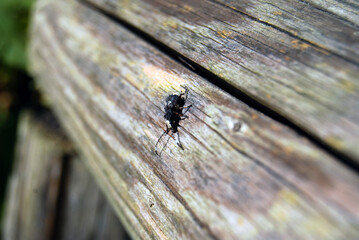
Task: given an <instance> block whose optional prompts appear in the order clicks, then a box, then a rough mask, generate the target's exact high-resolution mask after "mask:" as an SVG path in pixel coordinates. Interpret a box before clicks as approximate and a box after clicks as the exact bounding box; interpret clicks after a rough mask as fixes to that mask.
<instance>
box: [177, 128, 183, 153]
mask: <svg viewBox="0 0 359 240" xmlns="http://www.w3.org/2000/svg"><path fill="white" fill-rule="evenodd" d="M177 139H178V143H177V145H178V146H179V147H180V148H181V149H182V150H184V148H183V146H182V143H181V139H180V135H179V132H178V131H177Z"/></svg>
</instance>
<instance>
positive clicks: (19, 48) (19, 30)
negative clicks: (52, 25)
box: [0, 0, 34, 69]
mask: <svg viewBox="0 0 359 240" xmlns="http://www.w3.org/2000/svg"><path fill="white" fill-rule="evenodd" d="M33 2H34V0H1V1H0V19H1V21H0V34H1V38H0V58H1V59H0V61H1V63H2V64H5V65H8V66H12V67H16V68H20V69H25V67H26V50H25V48H26V40H27V32H26V29H27V26H28V22H29V11H30V9H31V6H32V4H33Z"/></svg>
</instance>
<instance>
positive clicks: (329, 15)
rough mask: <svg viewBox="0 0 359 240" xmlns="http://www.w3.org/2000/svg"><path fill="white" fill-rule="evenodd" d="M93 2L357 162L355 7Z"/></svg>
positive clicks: (235, 0) (210, 0)
mask: <svg viewBox="0 0 359 240" xmlns="http://www.w3.org/2000/svg"><path fill="white" fill-rule="evenodd" d="M89 1H90V2H92V3H95V4H96V5H97V6H99V7H100V8H102V9H104V10H105V11H107V12H110V13H111V14H113V15H115V16H117V17H118V18H120V19H122V20H124V21H126V22H128V23H129V24H131V25H133V26H135V27H137V28H139V29H141V30H142V31H143V32H146V33H147V34H149V35H151V36H152V37H153V38H155V39H157V40H158V41H160V42H161V43H164V44H165V45H167V46H169V47H170V48H172V49H174V50H175V51H177V52H179V53H180V54H182V55H183V56H185V57H187V58H188V59H190V60H192V61H193V62H195V63H197V64H199V65H201V66H202V67H204V68H206V69H207V70H209V71H211V72H212V73H214V74H216V75H217V76H218V77H220V78H222V79H223V80H225V81H227V82H228V83H230V84H231V85H232V86H233V87H235V88H237V89H239V90H240V91H242V92H244V93H246V94H247V95H249V96H250V97H252V98H254V99H256V100H257V101H259V102H261V103H262V104H264V105H265V106H267V107H269V108H271V109H273V110H274V111H276V112H278V113H280V114H281V115H283V116H284V117H286V118H287V119H290V121H291V122H293V123H295V124H296V125H298V126H299V127H301V128H302V129H304V130H305V131H307V132H308V133H310V134H311V135H313V136H314V137H315V138H317V139H319V140H320V141H322V142H324V143H326V144H328V145H329V146H331V147H332V148H334V149H336V150H337V151H341V152H343V153H345V154H346V155H347V156H349V157H350V158H352V159H353V160H354V161H356V162H359V148H358V147H357V146H359V138H358V136H359V113H358V112H359V111H358V109H359V81H358V76H359V67H358V66H359V27H358V26H359V18H358V16H359V5H358V3H355V2H353V1H352V2H351V3H349V2H337V1H319V0H317V1H315V0H313V1H302V0H296V1H285V0H281V1H277V0H275V1H272V0H270V1H262V0H255V1H239V0H229V1H228V0H199V1H176V0H171V1H168V0H134V1H127V0H89ZM237 97H239V98H241V94H239V93H238V94H237Z"/></svg>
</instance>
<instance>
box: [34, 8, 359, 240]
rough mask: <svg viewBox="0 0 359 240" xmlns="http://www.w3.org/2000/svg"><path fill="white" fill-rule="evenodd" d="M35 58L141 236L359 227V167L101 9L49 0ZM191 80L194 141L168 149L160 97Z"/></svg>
mask: <svg viewBox="0 0 359 240" xmlns="http://www.w3.org/2000/svg"><path fill="white" fill-rule="evenodd" d="M31 60H32V61H31V63H32V71H33V73H34V75H35V76H36V77H37V81H38V84H39V85H40V86H41V88H42V90H43V91H44V92H45V93H46V94H47V95H48V96H49V98H50V99H51V100H52V105H53V107H54V109H55V110H56V112H57V115H58V117H59V118H60V119H61V120H62V123H63V125H64V126H65V127H66V129H67V131H68V133H69V134H70V136H71V137H72V139H73V140H74V143H76V145H77V146H78V148H79V149H80V150H81V151H82V154H83V155H84V156H86V158H85V159H86V162H87V165H88V166H89V168H90V169H91V171H92V173H93V175H94V176H95V178H96V179H97V181H98V182H99V183H100V185H101V187H102V188H103V190H104V192H105V193H106V195H107V196H108V198H109V199H110V201H111V203H112V205H113V207H114V208H115V209H117V212H118V213H119V215H120V218H121V220H122V222H124V223H126V224H125V226H126V228H127V229H128V230H129V232H130V233H131V236H132V237H133V238H141V239H148V238H154V239H166V238H169V239H185V238H192V239H238V237H239V236H240V237H241V238H243V239H254V238H269V237H275V238H279V239H280V238H283V239H287V238H288V237H290V238H291V239H311V238H314V239H315V238H321V239H332V238H352V239H355V238H356V237H357V236H359V233H358V231H357V227H358V225H359V221H358V219H359V208H358V205H357V202H358V200H359V191H358V190H359V189H358V188H359V184H358V183H359V179H358V176H357V175H356V174H355V173H353V172H351V171H350V170H348V169H347V168H345V167H344V166H343V165H341V164H340V163H339V162H338V161H337V160H336V159H333V158H332V157H330V156H328V155H327V154H326V153H324V152H323V151H321V150H320V149H318V148H317V147H316V146H314V145H313V144H312V143H310V142H308V141H307V140H306V139H303V138H301V137H300V136H298V135H297V134H296V133H295V132H293V131H292V130H291V129H288V128H286V127H285V126H283V125H281V124H280V123H278V122H275V121H273V120H271V119H270V118H268V117H266V116H264V115H262V114H260V113H259V112H257V111H255V110H253V109H251V108H250V107H248V106H247V105H245V104H243V103H242V102H240V101H239V100H237V99H235V98H234V97H231V96H230V95H228V94H227V93H225V92H223V91H221V90H220V89H218V88H217V87H215V86H213V85H212V84H210V83H208V82H207V81H205V80H204V79H203V78H201V77H199V76H197V75H195V74H193V73H192V72H190V71H188V70H186V69H185V68H183V67H182V66H180V65H179V64H177V63H176V62H174V61H173V60H171V59H170V58H168V57H166V56H164V55H163V54H161V53H160V52H158V50H156V49H154V48H153V47H151V46H150V45H149V44H147V43H146V42H144V41H142V40H141V39H139V38H137V37H136V36H134V35H133V34H131V33H130V32H128V31H127V30H126V29H124V28H123V27H121V26H119V25H117V24H115V23H113V22H112V21H110V20H109V19H107V18H105V17H103V16H101V15H99V14H98V13H96V12H94V11H93V10H90V9H88V8H87V7H85V6H82V5H79V4H77V3H75V2H72V1H51V2H46V1H40V3H39V4H38V9H37V11H36V13H35V19H34V25H33V29H32V44H31ZM180 85H186V86H187V87H188V88H189V89H190V98H189V101H190V102H191V103H192V104H193V105H194V107H193V109H191V110H190V114H189V116H190V118H189V119H187V120H186V121H184V122H183V123H182V125H183V128H182V129H181V136H182V137H181V140H182V143H183V145H184V147H185V150H181V149H179V148H178V147H176V145H175V143H174V141H170V142H169V143H168V147H167V148H165V149H164V151H163V153H162V155H161V156H157V155H156V154H155V152H154V145H155V143H156V140H157V138H158V137H159V136H160V134H161V133H162V131H163V130H162V129H161V126H163V125H164V120H163V117H162V116H163V111H162V107H161V105H162V104H161V102H162V100H163V99H164V98H165V97H166V96H167V95H168V94H169V93H170V92H172V91H179V90H180V88H181V87H180Z"/></svg>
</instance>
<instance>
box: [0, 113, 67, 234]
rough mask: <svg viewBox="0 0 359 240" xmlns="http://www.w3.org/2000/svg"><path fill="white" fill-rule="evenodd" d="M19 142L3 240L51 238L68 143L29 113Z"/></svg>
mask: <svg viewBox="0 0 359 240" xmlns="http://www.w3.org/2000/svg"><path fill="white" fill-rule="evenodd" d="M17 139H18V141H17V156H16V158H17V159H16V165H15V167H14V173H13V174H12V177H11V179H10V184H9V187H8V193H7V201H6V208H5V209H6V213H5V216H4V221H3V232H2V237H3V239H5V240H8V239H29V240H31V239H34V240H35V239H36V240H38V239H50V238H51V234H52V232H53V230H54V228H55V226H54V224H55V218H56V206H57V204H58V202H57V200H58V196H59V189H60V182H61V175H62V166H63V165H62V164H63V161H62V160H63V155H64V153H65V152H67V151H69V146H68V145H69V143H68V142H67V140H66V139H64V137H63V135H61V134H58V132H57V130H56V129H55V130H54V129H51V128H46V127H43V126H42V124H41V123H40V122H38V121H36V119H35V118H34V117H32V116H31V115H30V114H29V113H24V114H23V115H22V117H21V121H20V124H19V130H18V138H17Z"/></svg>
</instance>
